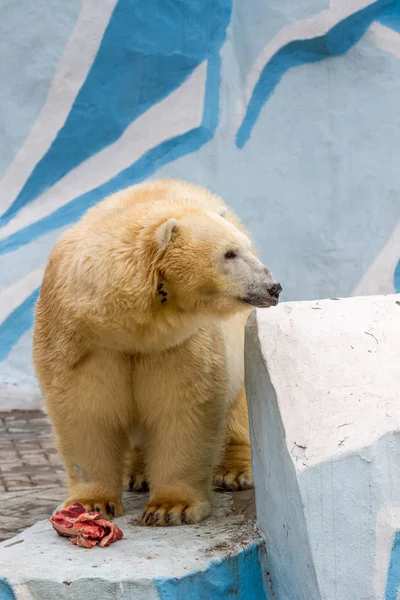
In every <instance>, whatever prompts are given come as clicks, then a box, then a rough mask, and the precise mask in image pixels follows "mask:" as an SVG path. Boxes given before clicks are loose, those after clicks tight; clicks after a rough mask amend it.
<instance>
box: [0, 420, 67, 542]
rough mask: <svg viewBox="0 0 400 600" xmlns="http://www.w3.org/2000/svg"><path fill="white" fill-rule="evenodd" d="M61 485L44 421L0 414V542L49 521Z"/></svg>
mask: <svg viewBox="0 0 400 600" xmlns="http://www.w3.org/2000/svg"><path fill="white" fill-rule="evenodd" d="M64 484H65V482H64V469H63V467H62V464H61V461H60V459H59V457H58V455H57V453H56V450H55V448H54V444H53V441H52V436H51V430H50V424H49V421H48V419H47V417H46V416H45V415H44V414H43V413H42V412H40V411H28V412H25V411H12V412H5V413H4V412H0V541H1V540H5V539H8V538H10V537H12V536H13V535H15V534H16V533H18V532H19V531H21V530H22V529H25V528H26V527H29V526H30V525H33V524H34V523H36V521H38V520H40V519H45V518H46V517H49V516H50V515H51V513H52V511H53V510H54V508H55V507H56V506H57V505H58V504H60V502H61V501H62V500H63V499H64V497H65V487H64Z"/></svg>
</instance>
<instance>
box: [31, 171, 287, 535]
mask: <svg viewBox="0 0 400 600" xmlns="http://www.w3.org/2000/svg"><path fill="white" fill-rule="evenodd" d="M281 289H282V288H281V286H280V284H279V283H278V282H277V281H276V280H275V279H274V277H273V276H272V274H271V272H270V271H269V269H268V268H267V267H265V266H264V265H263V264H262V263H261V262H260V261H259V259H258V258H257V257H256V255H255V253H254V250H253V248H252V243H251V240H250V239H249V237H248V235H247V233H246V232H245V230H244V227H243V225H242V224H241V223H240V221H239V219H238V218H237V217H236V216H235V215H234V214H233V213H232V212H231V211H230V210H229V209H228V208H227V207H226V206H225V205H224V204H223V202H222V200H221V199H220V198H218V197H217V196H215V195H213V194H211V193H210V192H208V191H207V190H205V189H203V188H201V187H198V186H196V185H193V184H189V183H186V182H183V181H175V180H162V181H156V182H151V183H146V184H141V185H137V186H133V187H131V188H128V189H126V190H123V191H121V192H118V193H116V194H114V195H112V196H110V197H109V198H107V199H105V200H103V201H102V202H100V203H99V204H98V205H97V206H96V207H94V208H92V209H91V210H89V211H88V212H87V214H86V215H85V216H84V217H83V218H82V220H81V221H80V222H79V223H78V224H76V225H75V226H74V227H73V228H72V229H70V230H69V231H67V232H66V233H65V234H64V235H63V236H62V237H61V239H60V240H59V241H58V242H57V244H56V245H55V247H54V249H53V251H52V253H51V255H50V258H49V261H48V264H47V267H46V270H45V275H44V279H43V285H42V288H41V292H40V298H39V301H38V304H37V307H36V316H35V329H34V364H35V368H36V373H37V376H38V379H39V383H40V386H41V389H42V392H43V396H44V398H45V401H46V404H47V408H48V413H49V416H50V419H51V421H52V424H53V428H54V432H55V438H56V443H57V447H58V450H59V452H60V455H61V457H62V459H63V461H64V464H65V467H66V470H67V475H68V497H67V499H66V500H65V503H64V506H66V505H68V504H71V503H72V502H81V503H82V504H84V505H85V506H86V507H88V508H89V509H90V510H92V509H95V510H101V511H103V512H104V513H106V514H107V515H108V516H110V517H112V516H118V515H120V514H122V511H123V507H122V501H121V495H122V490H123V487H124V481H125V479H124V478H125V476H127V477H129V478H130V482H131V489H133V490H136V491H139V490H141V489H144V488H145V487H146V485H147V484H148V486H149V489H150V497H149V501H148V504H147V505H146V506H145V509H144V513H143V517H142V522H143V524H144V525H179V524H181V523H197V522H199V521H201V520H202V519H204V518H205V517H207V516H208V515H209V513H210V510H211V498H212V484H213V477H214V483H215V484H216V485H217V486H218V487H222V488H228V489H232V490H235V489H244V488H246V487H251V486H252V474H251V450H250V443H249V433H248V421H247V406H246V398H245V391H244V385H243V380H244V373H243V370H244V367H243V362H244V360H243V346H244V326H245V322H246V319H247V316H248V314H249V312H250V311H251V309H252V308H251V307H252V306H258V307H269V306H274V305H276V304H277V303H278V298H279V293H280V291H281Z"/></svg>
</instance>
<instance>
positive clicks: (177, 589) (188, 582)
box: [155, 545, 268, 600]
mask: <svg viewBox="0 0 400 600" xmlns="http://www.w3.org/2000/svg"><path fill="white" fill-rule="evenodd" d="M260 551H261V550H260V548H259V546H258V545H253V546H251V547H250V548H247V549H246V550H243V551H242V552H239V554H236V555H234V556H231V557H229V558H224V559H222V560H218V561H214V562H213V563H212V564H211V566H210V567H209V568H208V569H207V570H206V571H197V572H194V573H190V574H189V575H186V576H185V577H182V578H180V579H156V580H155V584H156V587H157V592H158V595H159V597H160V600H189V599H192V598H193V599H195V598H196V599H197V598H199V599H200V598H204V599H207V600H217V599H218V600H250V599H251V600H268V598H267V595H266V591H265V590H264V586H263V579H262V568H261V565H260V556H259V553H260Z"/></svg>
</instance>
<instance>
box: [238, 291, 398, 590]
mask: <svg viewBox="0 0 400 600" xmlns="http://www.w3.org/2000/svg"><path fill="white" fill-rule="evenodd" d="M399 387H400V296H376V297H363V298H352V299H346V300H324V301H319V302H298V303H287V304H282V305H280V306H278V307H277V308H274V309H270V310H261V311H257V312H255V313H253V315H252V316H251V317H250V319H249V322H248V325H247V331H246V388H247V396H248V402H249V411H250V421H251V434H252V445H253V463H254V476H255V482H256V506H257V517H258V524H259V526H260V529H261V530H262V532H263V533H264V535H265V538H266V544H267V548H268V563H269V571H270V573H271V578H272V588H273V591H274V594H275V599H276V600H375V599H376V600H383V599H384V600H397V598H398V593H399V590H400V550H398V548H400V534H397V532H398V531H400V436H399V429H400V398H399Z"/></svg>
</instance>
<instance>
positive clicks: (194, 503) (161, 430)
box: [142, 380, 226, 526]
mask: <svg viewBox="0 0 400 600" xmlns="http://www.w3.org/2000/svg"><path fill="white" fill-rule="evenodd" d="M164 381H165V380H164ZM165 387H166V386H165V383H164V390H165ZM194 392H195V390H193V386H191V385H190V384H188V385H187V386H185V385H184V384H183V385H182V388H181V390H180V391H179V392H178V393H177V396H175V398H174V402H170V403H168V402H165V403H164V404H163V403H162V402H160V403H159V404H158V419H157V421H153V423H151V424H150V423H149V424H148V427H147V432H146V433H147V435H146V463H147V474H148V477H149V485H150V499H149V502H148V504H147V505H146V507H145V510H144V513H143V517H142V522H143V524H144V525H152V526H165V525H181V524H184V523H187V524H190V523H198V522H199V521H202V520H203V519H205V518H206V517H207V516H208V515H209V514H210V511H211V497H212V476H213V472H214V470H215V467H216V465H217V464H218V461H219V460H220V456H221V452H222V447H223V441H224V428H225V419H226V415H225V411H224V409H223V408H222V409H221V410H219V409H218V405H217V406H215V403H214V402H213V401H211V400H210V401H206V402H204V403H197V404H196V403H195V402H194V396H195V393H194ZM167 395H168V392H167V393H166V396H167ZM155 412H156V411H155Z"/></svg>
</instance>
